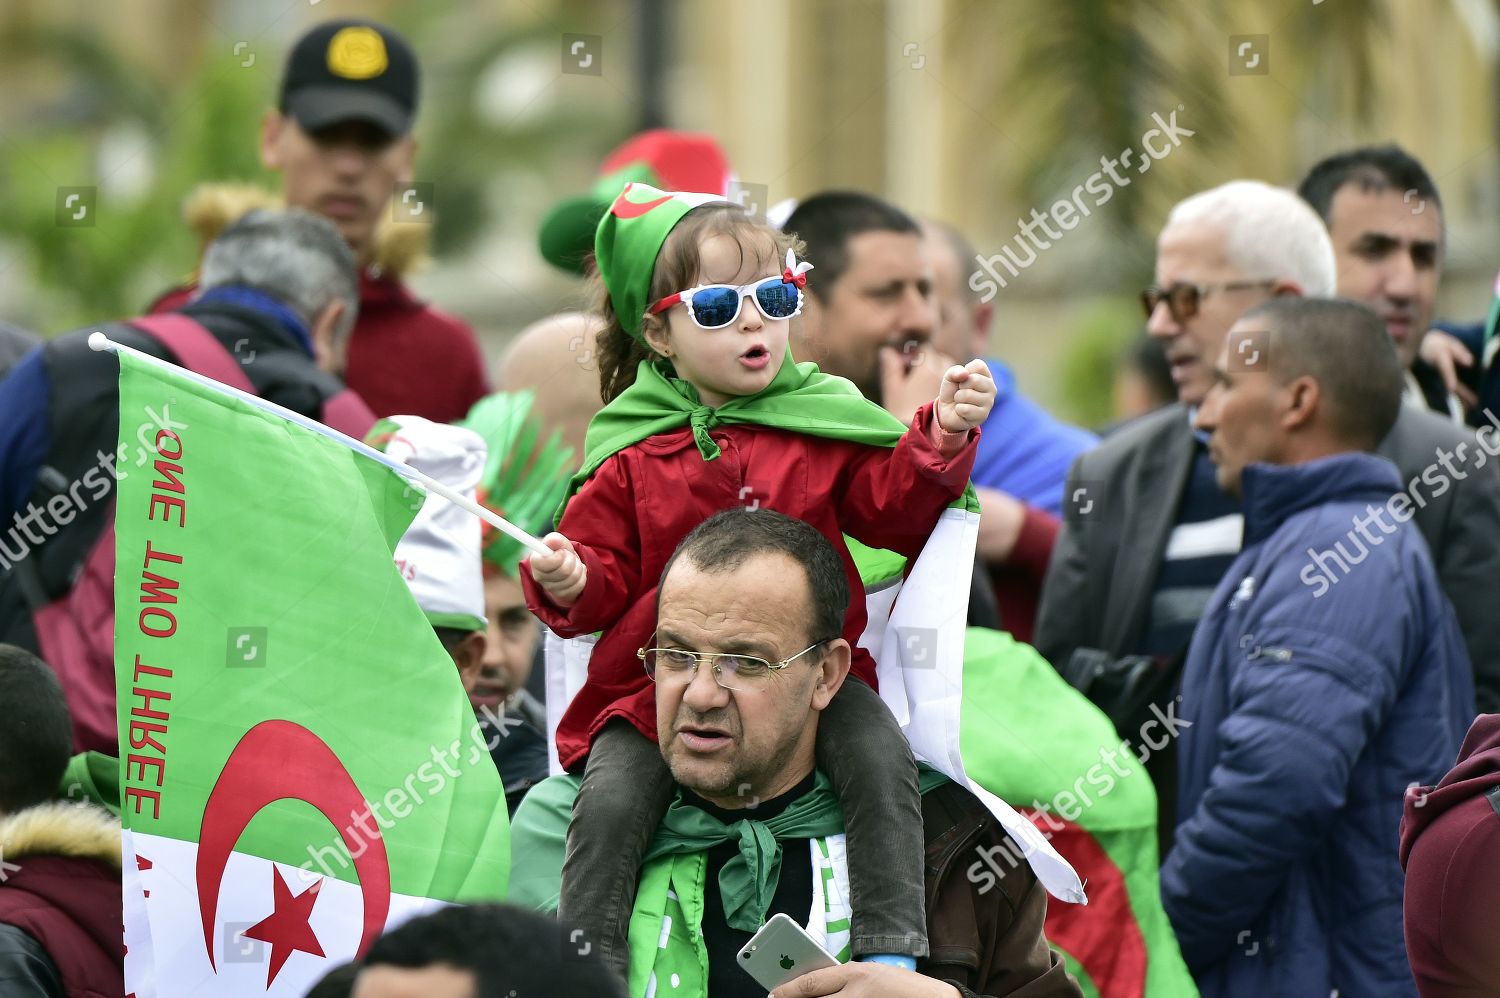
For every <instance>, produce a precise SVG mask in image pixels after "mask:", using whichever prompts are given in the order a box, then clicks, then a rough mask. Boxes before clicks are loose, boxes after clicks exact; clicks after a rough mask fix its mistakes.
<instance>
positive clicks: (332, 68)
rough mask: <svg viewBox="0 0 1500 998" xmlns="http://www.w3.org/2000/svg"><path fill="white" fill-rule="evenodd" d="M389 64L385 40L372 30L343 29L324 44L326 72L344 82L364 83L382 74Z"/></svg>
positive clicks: (362, 28) (363, 28) (360, 28)
mask: <svg viewBox="0 0 1500 998" xmlns="http://www.w3.org/2000/svg"><path fill="white" fill-rule="evenodd" d="M388 65H390V60H389V59H387V58H386V54H385V39H383V38H381V37H380V32H378V31H376V30H375V29H374V28H365V27H349V28H343V29H341V30H340V31H339V33H338V34H336V35H334V36H333V38H332V39H331V40H330V41H329V42H328V70H329V72H331V73H333V74H334V75H335V76H342V77H343V78H344V79H346V80H368V79H369V78H370V77H372V76H379V75H380V74H381V73H384V72H385V68H386V66H388Z"/></svg>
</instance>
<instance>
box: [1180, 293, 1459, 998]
mask: <svg viewBox="0 0 1500 998" xmlns="http://www.w3.org/2000/svg"><path fill="white" fill-rule="evenodd" d="M1210 363H1211V366H1210V367H1209V368H1208V372H1209V377H1210V379H1211V381H1210V385H1211V387H1210V389H1209V391H1208V392H1206V393H1205V395H1204V397H1203V399H1202V401H1201V404H1200V405H1199V406H1198V408H1197V413H1196V416H1195V417H1194V426H1195V427H1196V428H1197V429H1198V430H1199V431H1200V432H1202V433H1206V434H1208V435H1209V437H1208V452H1209V454H1210V457H1211V459H1212V461H1213V463H1214V465H1215V467H1216V476H1217V480H1218V483H1219V485H1220V486H1221V487H1223V488H1224V489H1225V490H1226V491H1227V492H1228V493H1229V494H1231V495H1233V496H1235V497H1236V498H1237V499H1238V500H1239V501H1240V503H1241V504H1242V508H1243V510H1244V517H1245V521H1244V522H1245V538H1244V549H1243V550H1242V551H1241V552H1240V554H1239V555H1238V557H1236V558H1235V560H1234V562H1233V564H1231V565H1230V567H1229V571H1228V572H1227V573H1226V574H1225V575H1224V578H1223V579H1222V581H1220V583H1219V585H1218V587H1217V588H1216V589H1215V591H1214V593H1213V595H1212V597H1211V598H1210V599H1209V601H1208V611H1207V613H1206V614H1205V616H1204V617H1203V619H1202V621H1201V622H1200V623H1199V625H1198V629H1197V631H1196V632H1195V634H1194V635H1193V641H1192V645H1191V647H1190V649H1189V651H1188V656H1187V663H1186V666H1185V667H1184V671H1183V678H1182V697H1181V699H1182V706H1181V716H1182V723H1181V727H1182V728H1183V729H1184V730H1183V733H1182V737H1181V742H1180V750H1179V756H1178V773H1179V779H1180V783H1179V786H1178V814H1179V815H1180V816H1181V818H1182V821H1181V823H1180V824H1179V825H1178V827H1177V835H1176V844H1175V845H1174V846H1173V849H1172V852H1171V853H1170V854H1168V856H1167V857H1166V861H1165V862H1164V864H1163V866H1162V881H1161V882H1162V898H1163V901H1164V903H1165V906H1166V909H1167V915H1168V917H1169V918H1170V919H1171V920H1172V926H1173V929H1174V930H1175V931H1176V933H1177V940H1178V944H1179V945H1180V946H1181V949H1182V955H1183V958H1184V959H1185V960H1186V961H1187V964H1188V967H1189V968H1190V969H1191V970H1192V971H1193V975H1194V978H1195V979H1196V980H1197V982H1198V987H1199V991H1200V993H1201V994H1202V995H1204V996H1205V998H1214V996H1219V995H1223V996H1230V995H1246V994H1298V995H1313V994H1320V995H1321V994H1349V995H1382V996H1386V995H1391V996H1395V995H1415V994H1416V991H1415V988H1414V987H1413V983H1412V975H1411V969H1410V967H1409V966H1408V964H1407V958H1406V950H1405V945H1404V943H1403V935H1402V917H1401V912H1402V876H1401V868H1400V866H1399V863H1398V860H1397V831H1398V828H1399V825H1400V819H1401V811H1402V803H1403V798H1404V795H1405V791H1406V788H1407V787H1408V786H1422V785H1428V784H1431V783H1432V782H1434V781H1435V780H1436V779H1437V778H1438V777H1440V776H1441V775H1442V774H1443V773H1444V772H1445V771H1446V769H1447V767H1448V766H1449V760H1451V759H1452V758H1453V757H1454V755H1455V754H1456V753H1457V751H1458V747H1459V744H1460V743H1461V741H1462V740H1463V735H1464V732H1465V731H1466V730H1467V729H1468V726H1469V723H1470V721H1471V720H1472V719H1473V716H1474V688H1473V682H1472V679H1471V677H1470V670H1469V663H1468V657H1467V655H1466V654H1465V652H1464V645H1463V639H1462V636H1461V635H1460V634H1459V630H1458V624H1457V621H1456V620H1455V618H1454V615H1453V608H1452V606H1451V604H1450V603H1449V602H1448V600H1447V598H1446V597H1445V596H1444V595H1443V591H1442V588H1441V586H1440V585H1439V584H1438V579H1437V573H1436V571H1435V570H1434V569H1433V565H1432V559H1431V556H1430V555H1429V553H1428V550H1427V545H1426V544H1425V543H1423V541H1422V539H1421V535H1420V534H1419V533H1418V532H1417V530H1416V529H1415V528H1414V527H1413V526H1412V524H1411V523H1410V522H1409V521H1410V520H1411V519H1412V516H1413V512H1414V508H1415V504H1414V502H1413V501H1412V498H1411V497H1409V496H1408V495H1406V494H1405V493H1404V492H1402V491H1401V481H1400V479H1399V478H1397V476H1396V472H1395V469H1394V468H1393V467H1392V466H1391V464H1390V463H1389V462H1388V461H1385V460H1382V459H1381V458H1378V457H1376V456H1375V455H1374V454H1372V453H1371V451H1373V450H1374V448H1375V447H1376V446H1377V445H1378V444H1379V443H1380V441H1381V440H1382V439H1384V438H1385V436H1386V435H1387V434H1388V433H1389V432H1390V429H1391V427H1392V426H1393V425H1394V424H1395V421H1396V414H1397V412H1398V410H1399V409H1401V408H1402V405H1401V393H1402V388H1403V385H1404V368H1403V365H1402V364H1401V363H1400V361H1399V360H1398V358H1397V352H1396V347H1395V346H1394V345H1393V343H1392V341H1391V338H1390V337H1389V336H1387V334H1386V330H1385V327H1384V326H1383V325H1382V323H1381V321H1380V319H1379V318H1378V317H1377V316H1376V315H1375V313H1374V312H1371V311H1370V310H1369V309H1368V308H1366V307H1365V306H1364V305H1362V304H1360V303H1358V302H1354V301H1348V300H1342V299H1340V300H1332V301H1328V300H1308V299H1303V298H1296V297H1290V296H1286V297H1281V298H1273V299H1271V300H1270V301H1267V302H1265V303H1263V304H1261V305H1259V306H1256V307H1254V308H1252V309H1250V311H1249V312H1247V313H1246V314H1245V315H1244V316H1243V317H1241V318H1240V319H1239V321H1237V322H1236V323H1235V324H1234V326H1233V327H1232V328H1231V329H1230V331H1229V336H1228V338H1227V340H1226V341H1225V343H1224V344H1223V345H1222V346H1221V347H1220V349H1219V351H1218V353H1217V354H1216V355H1215V357H1214V358H1213V359H1212V361H1211V362H1210ZM1376 527H1378V530H1376V529H1372V528H1376ZM1248 940H1254V941H1256V942H1259V943H1260V944H1261V946H1260V947H1255V946H1252V945H1250V944H1249V943H1248ZM1262 950H1264V952H1261V951H1262ZM1272 952H1274V954H1275V959H1272V958H1271V953H1272Z"/></svg>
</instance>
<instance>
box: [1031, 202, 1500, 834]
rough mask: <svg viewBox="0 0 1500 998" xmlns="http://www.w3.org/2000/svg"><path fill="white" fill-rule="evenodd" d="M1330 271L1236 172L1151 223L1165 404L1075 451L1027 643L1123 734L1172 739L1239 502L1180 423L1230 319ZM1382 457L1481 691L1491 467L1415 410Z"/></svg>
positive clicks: (1495, 640)
mask: <svg viewBox="0 0 1500 998" xmlns="http://www.w3.org/2000/svg"><path fill="white" fill-rule="evenodd" d="M1335 283H1336V278H1335V264H1334V252H1333V246H1332V244H1331V242H1330V241H1329V237H1328V232H1327V230H1326V229H1325V228H1324V226H1323V223H1322V221H1321V220H1320V219H1319V218H1318V216H1317V214H1316V213H1315V212H1314V211H1313V210H1312V209H1311V208H1310V207H1308V205H1307V204H1306V203H1305V202H1303V201H1302V200H1301V199H1300V198H1298V197H1297V196H1296V195H1295V194H1293V193H1292V192H1291V191H1288V190H1283V189H1281V188H1277V187H1272V186H1270V185H1268V184H1264V183H1260V182H1258V181H1250V180H1238V181H1233V182H1231V183H1227V184H1224V185H1222V186H1220V187H1216V188H1214V189H1212V190H1209V191H1205V192H1203V193H1200V194H1197V195H1195V196H1193V197H1190V198H1188V199H1187V200H1185V201H1183V202H1181V203H1180V204H1178V205H1177V206H1176V207H1175V208H1174V209H1173V210H1172V212H1171V214H1170V215H1169V216H1168V218H1167V224H1166V226H1165V227H1164V228H1163V229H1162V233H1161V236H1160V237H1159V239H1158V241H1157V256H1156V283H1155V284H1154V285H1153V286H1152V287H1151V288H1148V289H1147V290H1146V292H1145V293H1144V295H1143V296H1142V297H1143V302H1144V304H1145V307H1146V313H1147V316H1148V318H1149V326H1148V331H1149V332H1150V334H1151V335H1152V336H1153V337H1155V338H1156V339H1158V340H1159V341H1161V342H1162V343H1163V345H1164V346H1165V349H1166V354H1167V359H1168V362H1169V363H1170V364H1171V369H1172V380H1173V381H1174V382H1175V383H1176V385H1177V395H1178V404H1176V405H1172V406H1168V407H1166V408H1164V409H1161V410H1158V411H1156V412H1153V413H1150V414H1148V415H1146V416H1143V417H1141V418H1140V419H1139V420H1137V421H1136V422H1135V423H1134V424H1132V425H1130V426H1127V427H1125V428H1124V429H1122V430H1120V431H1119V432H1118V433H1116V434H1115V435H1113V436H1111V437H1110V438H1109V439H1107V440H1106V441H1105V442H1104V443H1102V444H1101V445H1100V446H1098V447H1097V448H1095V449H1094V450H1092V451H1089V452H1087V453H1085V454H1084V455H1082V456H1081V457H1080V458H1079V459H1078V460H1077V461H1076V462H1075V463H1074V465H1073V468H1072V471H1071V472H1070V474H1069V477H1068V485H1067V490H1066V495H1065V496H1064V498H1065V500H1066V502H1067V508H1066V509H1065V513H1066V516H1065V520H1064V524H1063V529H1062V532H1061V533H1060V535H1059V536H1058V540H1057V545H1056V547H1055V548H1054V549H1053V552H1052V560H1051V562H1050V565H1049V567H1048V572H1047V579H1046V583H1045V585H1044V587H1043V590H1042V604H1041V609H1040V611H1039V614H1038V618H1037V639H1036V642H1035V644H1036V646H1037V648H1038V649H1039V650H1040V651H1041V652H1042V653H1043V654H1044V655H1046V656H1047V657H1048V658H1049V659H1051V661H1052V663H1053V664H1054V665H1055V666H1057V668H1058V669H1059V670H1061V671H1062V672H1063V674H1064V675H1065V676H1067V677H1068V678H1069V680H1070V681H1071V682H1073V683H1074V684H1075V685H1077V686H1079V687H1080V688H1081V689H1083V690H1084V692H1085V693H1088V694H1089V695H1090V696H1091V697H1092V698H1093V699H1095V701H1096V703H1098V704H1099V705H1100V706H1101V707H1103V708H1104V709H1105V710H1106V712H1107V713H1109V714H1110V715H1111V717H1112V719H1113V720H1114V721H1115V723H1116V725H1117V727H1118V728H1119V729H1120V732H1121V734H1122V736H1125V737H1127V738H1130V739H1131V740H1132V744H1136V743H1137V742H1138V741H1140V740H1141V739H1142V738H1143V735H1142V725H1143V724H1146V723H1149V722H1152V721H1153V719H1155V718H1165V720H1164V721H1157V722H1156V723H1161V724H1165V726H1166V727H1167V729H1168V735H1169V736H1172V735H1175V734H1176V733H1177V730H1178V728H1180V726H1181V722H1180V721H1179V720H1178V719H1177V717H1176V715H1175V713H1174V711H1175V709H1176V706H1177V703H1176V700H1175V699H1174V697H1175V694H1176V688H1177V684H1178V677H1179V676H1180V673H1181V663H1182V660H1183V657H1184V654H1185V652H1186V650H1187V645H1188V641H1189V640H1190V639H1191V637H1192V633H1193V628H1194V627H1195V626H1196V625H1197V623H1198V621H1199V619H1200V618H1201V617H1202V616H1203V613H1204V610H1205V608H1206V606H1207V603H1208V600H1209V597H1210V595H1211V594H1212V593H1213V590H1214V587H1215V586H1216V585H1217V584H1218V582H1219V580H1220V578H1221V577H1222V576H1223V574H1224V572H1225V571H1226V570H1227V569H1228V567H1229V564H1230V562H1231V561H1233V559H1234V557H1235V556H1236V555H1237V554H1238V553H1239V550H1240V547H1241V542H1242V535H1243V532H1244V516H1243V514H1242V512H1241V508H1240V504H1239V501H1238V500H1237V499H1235V498H1234V497H1232V496H1230V495H1228V494H1227V493H1225V492H1223V491H1222V490H1221V489H1220V488H1219V487H1218V485H1217V484H1216V482H1215V477H1214V465H1213V462H1212V461H1211V460H1209V455H1208V450H1207V447H1206V444H1205V441H1204V439H1203V438H1202V437H1200V436H1198V435H1196V434H1195V433H1194V431H1193V428H1192V423H1191V420H1192V414H1193V412H1194V410H1196V408H1197V407H1198V406H1199V405H1200V404H1202V402H1203V399H1204V398H1205V397H1206V396H1207V394H1208V390H1209V388H1210V387H1212V385H1213V376H1214V375H1213V369H1214V360H1215V358H1216V357H1217V355H1218V353H1219V351H1220V349H1222V347H1223V345H1224V342H1225V337H1226V336H1227V334H1228V332H1229V328H1230V326H1232V325H1233V324H1234V322H1235V320H1236V319H1238V318H1239V317H1240V316H1241V315H1242V314H1244V312H1245V311H1247V310H1248V309H1250V308H1251V307H1253V306H1255V305H1257V304H1259V303H1261V302H1263V301H1266V300H1268V299H1270V298H1274V297H1278V296H1304V297H1329V296H1331V295H1332V294H1333V292H1334V287H1335ZM1243 345H1244V350H1243V352H1242V353H1241V354H1238V355H1236V356H1235V357H1233V358H1231V360H1232V361H1233V362H1235V363H1237V364H1239V363H1242V364H1244V365H1246V366H1247V367H1253V365H1255V364H1257V363H1258V362H1261V358H1260V357H1259V356H1258V355H1257V354H1256V344H1255V343H1254V342H1253V341H1251V340H1245V341H1243ZM1377 452H1378V453H1379V454H1381V455H1382V456H1384V457H1386V458H1388V459H1389V460H1391V461H1392V462H1393V463H1394V464H1395V465H1396V466H1397V469H1398V470H1399V471H1400V473H1401V480H1402V481H1403V482H1405V483H1407V489H1406V492H1407V493H1408V495H1409V496H1410V499H1411V503H1410V505H1411V506H1412V508H1413V511H1414V513H1415V519H1416V523H1417V526H1418V527H1419V528H1420V530H1421V532H1422V535H1423V536H1424V537H1425V538H1426V540H1427V543H1428V546H1429V547H1430V549H1431V552H1432V556H1433V561H1434V563H1435V564H1436V566H1437V569H1438V576H1439V581H1440V582H1441V584H1442V587H1443V590H1444V592H1445V593H1447V595H1448V598H1449V599H1450V600H1451V601H1452V603H1453V605H1454V608H1455V609H1456V610H1457V613H1458V621H1459V626H1460V628H1461V630H1462V631H1463V635H1464V640H1465V643H1466V645H1467V647H1468V650H1469V654H1470V658H1471V660H1472V661H1473V663H1474V666H1475V670H1476V686H1478V687H1479V688H1480V689H1481V690H1486V689H1487V690H1488V691H1489V693H1488V695H1489V696H1490V697H1494V696H1496V695H1497V694H1500V617H1497V615H1495V614H1494V613H1493V612H1492V611H1491V610H1490V609H1489V606H1488V602H1489V600H1488V596H1487V594H1488V593H1489V592H1490V591H1491V587H1492V586H1493V584H1494V579H1496V578H1500V480H1497V479H1496V477H1495V475H1496V470H1495V463H1494V462H1488V463H1487V464H1486V465H1485V466H1483V467H1476V466H1475V465H1476V464H1478V462H1476V461H1472V460H1468V459H1466V455H1467V458H1469V459H1472V458H1473V457H1474V454H1475V453H1476V452H1477V448H1476V447H1475V445H1474V441H1473V438H1472V437H1471V436H1469V435H1468V434H1466V433H1465V432H1464V431H1462V430H1459V429H1457V428H1455V427H1453V426H1452V425H1450V424H1448V423H1446V422H1445V421H1444V420H1442V419H1441V418H1439V417H1437V416H1434V415H1433V414H1432V413H1429V412H1423V411H1420V410H1417V409H1415V408H1411V407H1403V411H1402V413H1401V414H1400V416H1399V418H1398V419H1397V422H1396V426H1395V428H1394V429H1393V430H1391V432H1390V433H1389V434H1388V435H1387V436H1386V438H1385V440H1384V441H1383V442H1382V443H1381V445H1380V447H1379V448H1378V451H1377ZM1455 459H1456V461H1455ZM1360 522H1361V523H1364V529H1365V530H1368V529H1370V524H1369V523H1368V522H1365V521H1360ZM1355 526H1356V527H1358V524H1356V525H1355ZM1485 696H1486V694H1485V693H1484V692H1481V694H1480V704H1481V709H1484V703H1485V699H1484V698H1485ZM1490 709H1494V708H1493V707H1491V708H1490ZM1153 736H1154V735H1153ZM1147 744H1150V743H1149V742H1148V743H1147ZM1170 745H1171V738H1170V737H1168V738H1167V739H1166V741H1165V742H1164V743H1163V744H1162V745H1161V746H1160V747H1158V746H1156V745H1152V752H1151V757H1150V759H1149V760H1148V761H1147V768H1148V770H1150V771H1151V772H1152V776H1153V778H1154V779H1155V780H1156V785H1157V789H1158V797H1159V806H1160V807H1161V810H1162V814H1161V819H1160V822H1159V828H1160V829H1161V834H1162V854H1163V855H1165V854H1166V851H1167V848H1168V846H1169V845H1170V832H1171V829H1172V828H1173V827H1174V825H1175V821H1174V815H1173V802H1174V799H1175V796H1176V779H1177V774H1176V764H1175V761H1174V759H1173V753H1172V751H1170Z"/></svg>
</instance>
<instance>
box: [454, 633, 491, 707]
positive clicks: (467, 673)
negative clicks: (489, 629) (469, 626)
mask: <svg viewBox="0 0 1500 998" xmlns="http://www.w3.org/2000/svg"><path fill="white" fill-rule="evenodd" d="M484 648H485V637H484V632H483V631H474V632H473V633H471V634H467V635H465V636H464V639H463V640H462V641H460V642H459V643H458V644H456V645H454V646H453V664H454V665H456V666H458V678H459V679H460V680H461V681H462V682H463V684H464V692H465V693H473V692H474V684H475V683H477V682H479V673H480V672H481V671H482V670H483V668H484Z"/></svg>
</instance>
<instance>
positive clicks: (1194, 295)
mask: <svg viewBox="0 0 1500 998" xmlns="http://www.w3.org/2000/svg"><path fill="white" fill-rule="evenodd" d="M1275 283H1276V278H1274V277H1272V278H1267V279H1265V280H1259V281H1221V282H1219V283H1217V284H1188V283H1187V282H1185V281H1178V282H1176V283H1174V284H1171V285H1168V286H1167V287H1165V288H1163V287H1160V286H1158V285H1155V284H1153V285H1151V286H1150V287H1149V288H1147V289H1146V290H1144V291H1142V292H1141V307H1142V308H1144V309H1145V310H1146V318H1147V319H1150V318H1151V316H1152V315H1154V314H1155V312H1156V306H1158V305H1160V304H1161V303H1162V302H1164V301H1165V302H1166V303H1167V311H1168V312H1170V313H1171V315H1172V321H1173V322H1176V323H1178V324H1179V325H1180V324H1182V323H1184V322H1187V321H1188V320H1189V319H1191V318H1192V317H1193V316H1195V315H1197V314H1198V306H1200V305H1201V304H1203V299H1205V298H1207V297H1208V296H1209V295H1210V294H1211V293H1213V292H1215V291H1243V290H1245V289H1247V288H1269V287H1271V286H1272V285H1274V284H1275Z"/></svg>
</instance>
